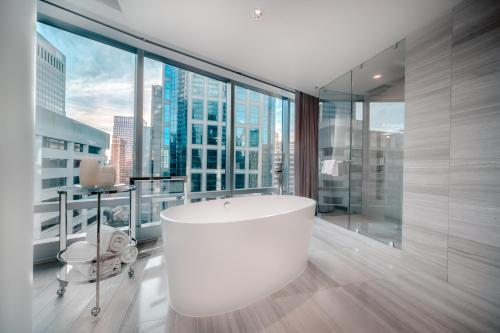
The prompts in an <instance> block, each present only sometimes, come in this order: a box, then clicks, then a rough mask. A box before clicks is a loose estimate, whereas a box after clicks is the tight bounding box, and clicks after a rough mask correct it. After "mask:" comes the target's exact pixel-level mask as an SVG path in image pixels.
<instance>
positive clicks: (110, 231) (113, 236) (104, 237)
mask: <svg viewBox="0 0 500 333" xmlns="http://www.w3.org/2000/svg"><path fill="white" fill-rule="evenodd" d="M87 242H89V243H90V244H92V245H95V246H97V225H93V226H92V227H90V228H88V229H87ZM128 244H129V237H128V235H127V234H126V233H124V232H123V231H121V230H118V229H116V228H113V227H110V226H107V225H101V251H104V252H108V251H109V252H120V251H121V250H123V249H124V248H125V246H127V245H128Z"/></svg>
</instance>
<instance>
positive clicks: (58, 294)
mask: <svg viewBox="0 0 500 333" xmlns="http://www.w3.org/2000/svg"><path fill="white" fill-rule="evenodd" d="M65 292H66V288H64V287H61V288H59V289H57V292H56V294H57V296H59V297H61V296H62V295H64V293H65Z"/></svg>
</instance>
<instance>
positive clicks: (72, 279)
mask: <svg viewBox="0 0 500 333" xmlns="http://www.w3.org/2000/svg"><path fill="white" fill-rule="evenodd" d="M135 189H136V187H135V186H134V185H115V186H112V187H90V188H84V187H81V186H79V185H76V186H67V187H60V188H58V190H57V193H58V194H59V252H58V253H57V259H58V260H59V261H60V262H61V267H60V269H59V271H58V272H57V280H58V281H59V289H58V290H57V295H58V296H63V295H64V293H65V291H66V286H67V285H68V284H83V283H94V282H95V296H96V297H95V307H93V308H92V310H91V313H92V315H94V316H97V315H98V314H99V312H100V311H101V309H100V306H99V298H100V297H99V284H100V282H101V281H102V280H105V279H108V278H111V277H113V276H116V275H118V274H120V273H122V272H124V271H125V270H126V268H127V267H128V275H129V277H132V276H134V269H133V263H131V264H123V263H122V264H121V267H120V268H119V269H116V270H112V271H111V272H109V273H106V274H101V272H100V269H101V265H102V263H103V262H104V261H107V260H112V259H115V258H117V257H119V256H120V255H121V254H122V253H113V254H111V255H110V254H106V255H101V246H100V245H101V207H102V206H101V198H102V196H103V195H112V194H117V193H128V196H129V205H130V209H129V219H128V232H127V234H128V236H129V245H133V246H136V245H137V240H136V239H135V226H133V223H132V217H133V216H134V214H133V209H134V207H135V205H134V203H135V200H136V198H135ZM68 192H71V193H73V194H80V195H97V226H96V227H97V249H96V257H95V259H93V260H88V261H71V260H67V259H66V258H65V254H66V249H67V246H66V245H67V241H68V215H67V214H68V211H67V202H68ZM124 249H126V247H125V248H124ZM94 264H95V265H96V270H95V271H96V276H95V277H90V276H89V277H85V276H80V275H76V276H75V275H72V274H71V270H72V268H73V266H75V265H94Z"/></svg>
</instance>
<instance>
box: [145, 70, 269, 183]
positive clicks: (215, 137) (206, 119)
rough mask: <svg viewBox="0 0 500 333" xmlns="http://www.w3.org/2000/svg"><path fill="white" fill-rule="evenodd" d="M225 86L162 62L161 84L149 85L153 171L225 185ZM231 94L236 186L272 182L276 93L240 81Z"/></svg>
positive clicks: (226, 123)
mask: <svg viewBox="0 0 500 333" xmlns="http://www.w3.org/2000/svg"><path fill="white" fill-rule="evenodd" d="M162 88H163V90H161V89H162ZM228 90H229V84H227V83H225V82H222V81H218V80H215V79H212V78H209V77H205V76H202V75H199V74H196V73H192V72H190V71H187V70H183V69H179V68H176V67H173V66H170V65H164V67H163V87H161V86H157V85H155V86H152V96H151V101H152V103H151V115H152V116H151V119H152V120H151V122H152V123H151V152H152V155H151V160H152V173H153V175H163V176H166V175H171V176H187V180H188V187H189V189H190V190H191V191H193V192H199V191H215V190H225V189H226V188H227V186H226V165H229V164H228V161H227V159H228V157H229V154H228V153H227V147H226V138H227V135H228V133H229V131H228V110H227V105H228V97H229V96H228V95H229V93H228ZM235 97H236V104H235V107H236V119H235V169H236V170H235V187H236V188H237V189H241V188H256V187H270V186H272V179H273V177H274V175H273V171H272V168H273V163H274V159H275V156H276V152H275V149H276V145H275V136H274V131H275V121H276V98H273V97H271V96H267V95H265V94H261V93H258V92H255V91H252V90H249V89H246V88H242V87H236V96H235ZM160 99H161V100H162V102H161V103H160V102H159V101H160ZM158 147H160V148H158Z"/></svg>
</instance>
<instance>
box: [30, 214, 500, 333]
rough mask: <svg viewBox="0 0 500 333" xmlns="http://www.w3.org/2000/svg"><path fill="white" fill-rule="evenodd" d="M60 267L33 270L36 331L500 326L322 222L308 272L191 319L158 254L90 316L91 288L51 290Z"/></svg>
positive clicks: (459, 293)
mask: <svg viewBox="0 0 500 333" xmlns="http://www.w3.org/2000/svg"><path fill="white" fill-rule="evenodd" d="M56 270H57V265H54V264H45V265H42V266H37V267H36V269H35V274H34V289H33V331H34V332H51V333H57V332H106V333H107V332H169V333H171V332H181V333H182V332H184V333H197V332H203V333H205V332H207V333H233V332H237V333H240V332H242V333H243V332H244V333H247V332H248V333H249V332H266V333H267V332H273V333H287V332H307V333H309V332H314V333H321V332H384V333H385V332H469V331H470V332H498V331H499V330H500V308H499V307H497V306H495V305H494V304H492V303H490V302H488V301H487V300H485V299H482V298H480V297H478V296H475V295H472V294H469V293H468V292H466V291H463V290H459V289H457V288H456V287H453V286H452V285H450V284H447V283H445V282H443V281H442V280H439V279H437V278H434V277H432V276H429V275H427V274H424V273H418V272H415V271H414V270H412V269H411V267H407V263H406V262H405V261H404V260H403V259H402V255H401V251H399V250H397V249H393V248H390V247H388V246H386V245H384V244H380V243H378V242H376V241H373V240H371V239H368V238H366V237H363V236H361V235H359V234H355V233H352V232H350V231H346V230H344V229H342V228H340V227H338V226H335V225H333V224H331V223H328V222H325V221H322V220H319V219H318V220H316V222H315V225H314V231H313V238H312V241H311V249H310V260H309V264H308V266H307V269H306V271H305V272H304V273H303V274H302V275H301V276H300V277H299V278H298V279H296V280H295V281H293V282H292V283H290V284H289V285H287V286H286V287H285V288H283V289H281V290H279V291H277V292H276V293H274V294H273V295H271V296H269V297H267V298H266V299H263V300H261V301H260V302H257V303H255V304H253V305H250V306H248V307H246V308H244V309H241V310H238V311H234V312H231V313H226V314H223V315H219V316H214V317H209V318H189V317H185V316H182V315H179V314H177V313H175V311H173V310H172V309H171V308H170V307H169V296H168V289H167V280H166V275H167V273H166V269H165V265H164V257H163V254H162V252H161V250H157V251H153V252H152V253H151V255H149V256H148V257H145V258H142V259H140V260H139V261H138V262H137V264H136V267H135V270H136V275H135V276H134V277H133V278H128V276H127V275H126V274H123V275H120V276H118V277H115V278H113V279H110V280H107V281H105V282H104V283H103V284H102V293H101V294H102V302H101V313H100V314H99V316H98V317H97V318H94V317H92V316H91V314H90V309H91V307H92V306H93V302H94V285H80V286H78V285H77V286H72V285H70V286H69V287H68V289H67V291H66V294H65V295H64V297H62V298H58V297H57V296H56V294H55V291H56V290H57V282H56V280H55V272H56Z"/></svg>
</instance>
